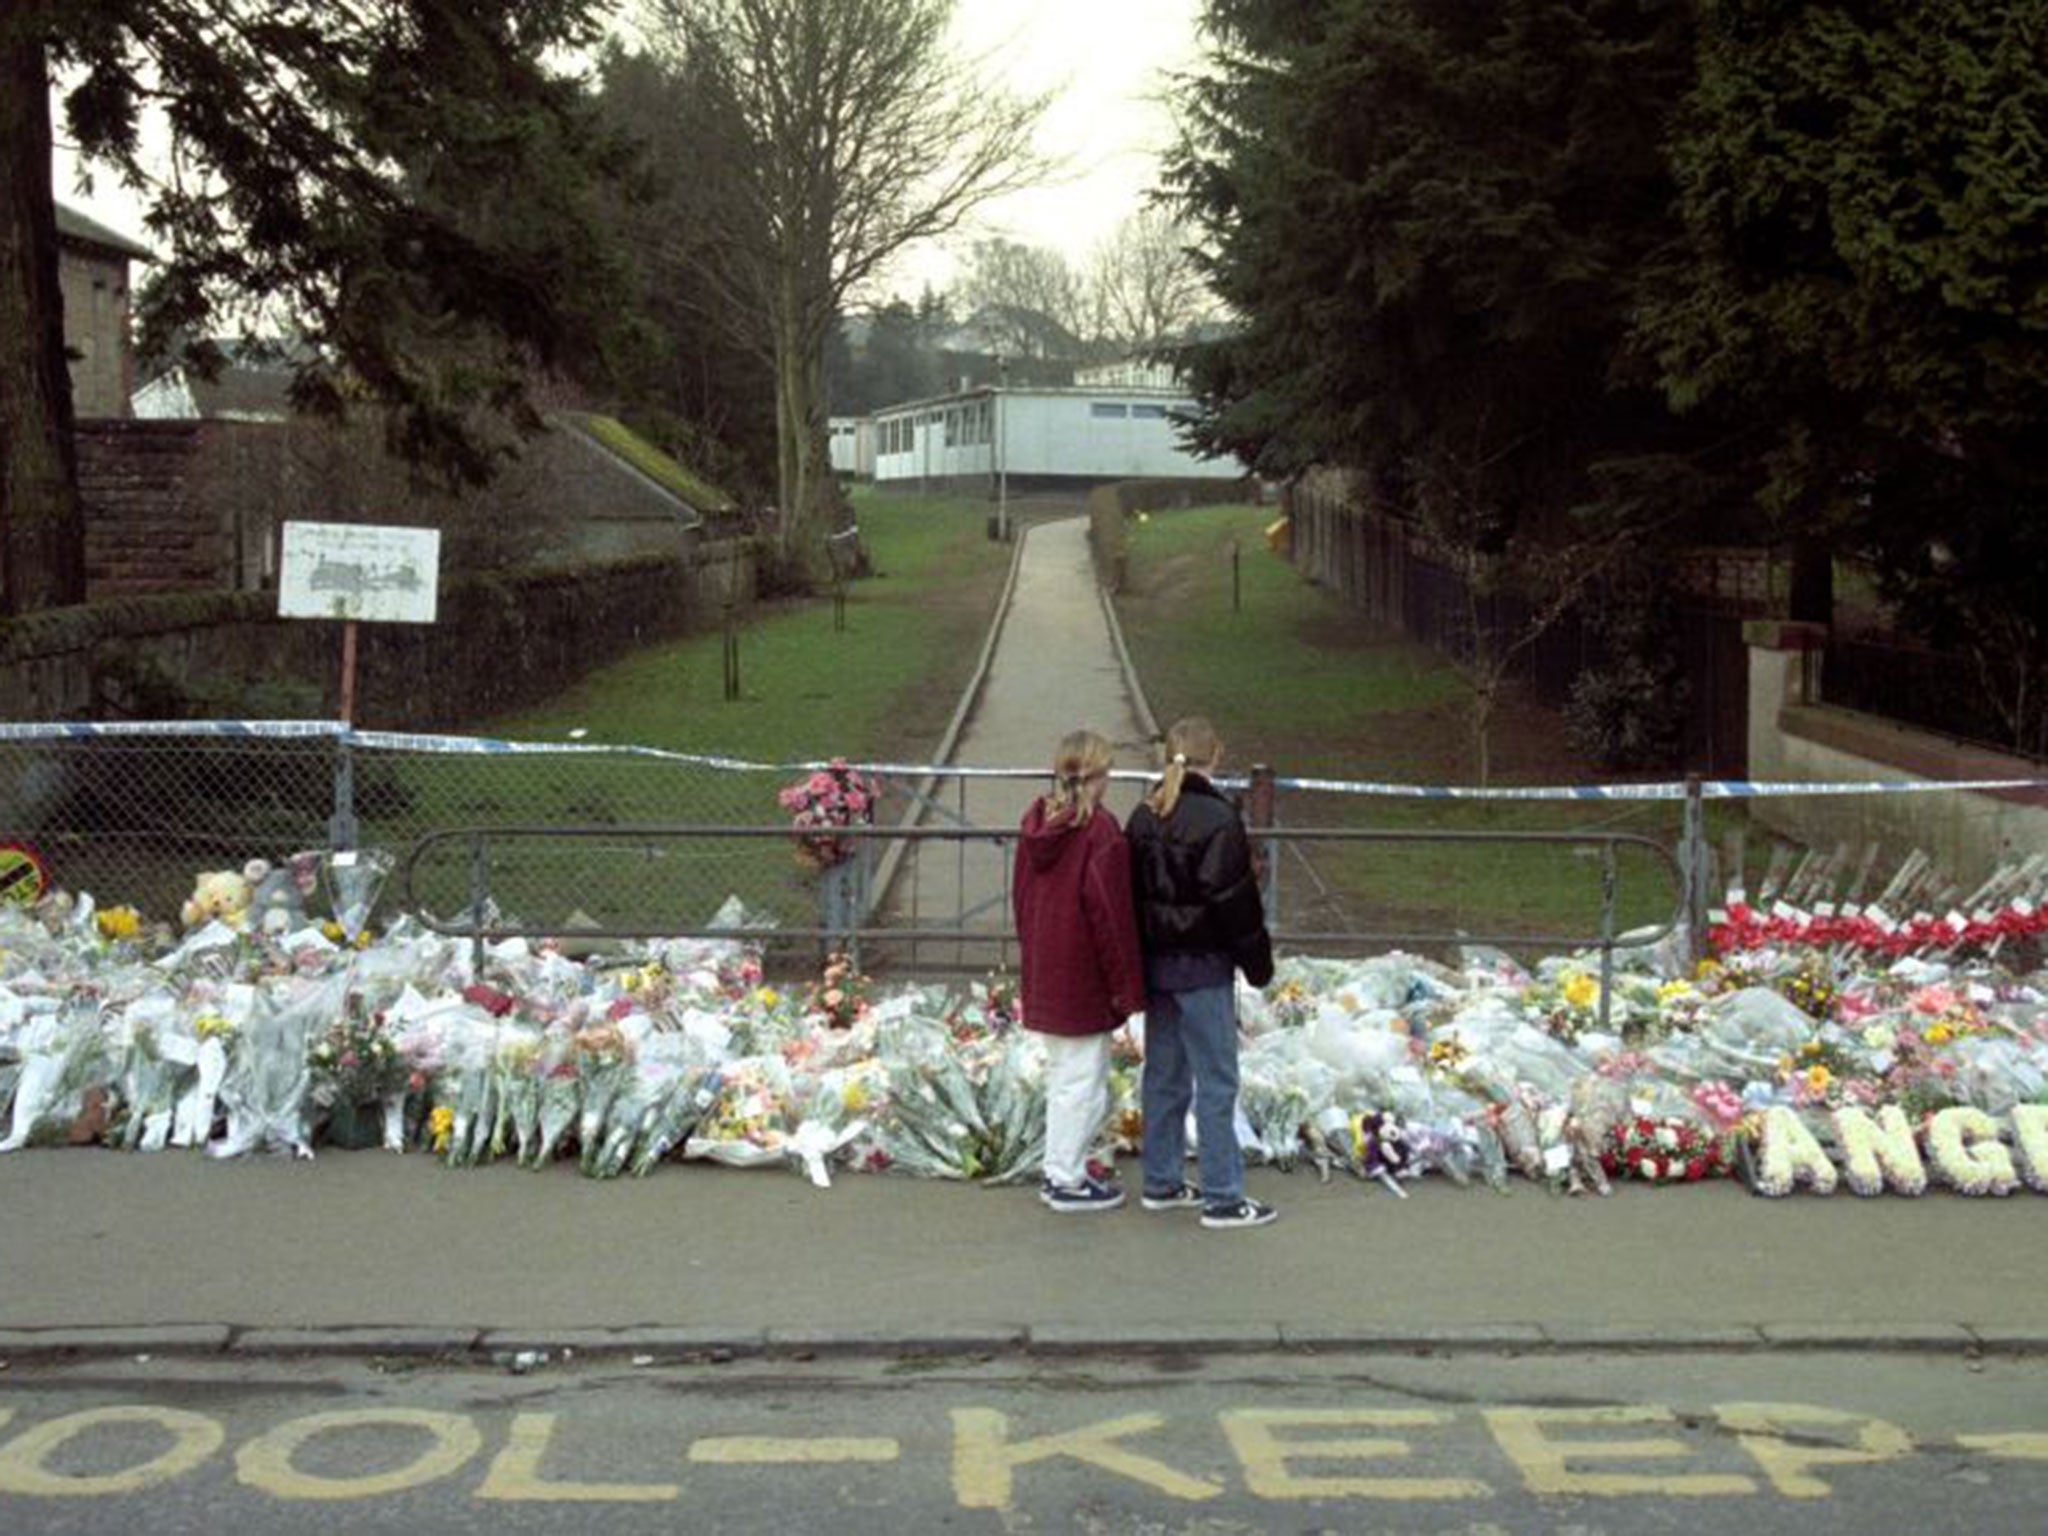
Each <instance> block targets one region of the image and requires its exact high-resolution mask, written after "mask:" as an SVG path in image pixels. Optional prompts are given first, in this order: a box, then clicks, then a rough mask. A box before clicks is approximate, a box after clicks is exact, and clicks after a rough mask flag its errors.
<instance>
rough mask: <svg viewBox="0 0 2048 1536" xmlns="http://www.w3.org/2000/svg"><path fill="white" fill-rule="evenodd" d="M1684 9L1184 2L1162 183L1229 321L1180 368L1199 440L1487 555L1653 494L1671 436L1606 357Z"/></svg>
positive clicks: (1376, 0)
mask: <svg viewBox="0 0 2048 1536" xmlns="http://www.w3.org/2000/svg"><path fill="white" fill-rule="evenodd" d="M1691 12H1692V7H1691V6H1690V5H1689V4H1685V3H1681V0H1458V3H1440V0H1431V3H1422V0H1290V3H1287V4H1278V5H1276V4H1269V3H1255V0H1210V4H1209V5H1208V7H1207V12H1206V20H1207V23H1208V26H1209V30H1210V33H1211V36H1212V38H1213V39H1214V50H1213V52H1212V55H1211V59H1210V64H1209V69H1208V71H1207V72H1206V73H1205V75H1204V76H1202V77H1201V78H1199V79H1197V80H1196V81H1194V82H1192V84H1191V90H1192V105H1191V110H1190V116H1189V127H1188V131H1187V133H1186V134H1185V136H1184V138H1183V141H1182V143H1181V145H1180V147H1179V150H1178V153H1177V155H1176V157H1175V158H1174V160H1173V162H1172V165H1171V168H1170V173H1169V184H1170V186H1171V188H1172V189H1173V191H1174V193H1175V194H1176V198H1177V201H1178V203H1179V206H1180V207H1181V209H1182V210H1183V211H1184V212H1185V214H1186V215H1187V216H1188V217H1189V218H1190V219H1191V220H1192V221H1193V222H1194V223H1195V224H1196V225H1197V226H1198V228H1199V229H1200V230H1201V231H1202V232H1203V233H1204V234H1205V235H1206V236H1207V240H1206V243H1205V249H1206V250H1207V252H1208V254H1207V256H1206V261H1207V264H1208V275H1209V278H1210V281H1211V283H1212V284H1213V286H1214V287H1215V288H1216V289H1217V291H1218V293H1219V294H1220V295H1221V297H1222V299H1223V300H1224V302H1225V303H1226V304H1227V306H1228V307H1229V309H1230V310H1231V311H1233V312H1234V313H1235V314H1236V315H1237V316H1238V317H1239V318H1240V320H1241V326H1240V328H1239V329H1238V330H1237V331H1236V333H1235V334H1233V335H1230V336H1227V337H1225V338H1224V339H1222V340H1220V341H1218V342H1215V343H1213V344H1210V345H1207V346H1202V347H1198V348H1195V349H1193V350H1192V352H1191V354H1190V358H1191V361H1192V363H1193V369H1194V376H1195V379H1196V381H1197V383H1198V386H1199V388H1200V393H1201V396H1202V399H1203V402H1204V411H1203V417H1202V421H1201V423H1200V427H1199V435H1200V439H1201V441H1203V442H1204V443H1205V444H1207V445H1208V446H1209V447H1211V448H1214V449H1216V450H1219V451H1234V452H1237V453H1239V454H1240V455H1242V456H1243V457H1244V458H1246V459H1247V460H1248V461H1250V462H1251V463H1253V464H1254V465H1256V466H1257V467H1258V468H1259V469H1261V470H1262V471H1264V472H1266V473H1276V474H1285V473H1290V472H1292V471H1295V470H1298V469H1300V468H1302V467H1304V466H1306V465H1308V464H1312V463H1318V462H1339V463H1344V464H1348V465H1352V466H1355V467H1359V468H1363V469H1365V470H1366V471H1367V472H1368V475H1369V479H1370V483H1371V484H1372V485H1373V486H1374V488H1375V491H1376V494H1378V495H1379V496H1380V497H1381V498H1382V499H1383V500H1385V501H1386V502H1387V503H1388V504H1389V505H1390V506H1392V507H1393V508H1395V509H1396V510H1405V511H1411V512H1415V513H1417V514H1418V515H1423V516H1427V515H1430V514H1431V512H1432V511H1439V510H1442V511H1448V510H1453V509H1450V508H1447V507H1446V506H1445V505H1444V503H1446V502H1447V501H1449V500H1456V501H1459V502H1462V503H1465V505H1464V506H1463V507H1462V508H1459V509H1456V510H1458V512H1459V515H1460V516H1461V517H1464V518H1466V519H1468V520H1469V519H1470V518H1471V517H1473V516H1475V515H1476V516H1477V517H1478V518H1479V520H1480V521H1481V522H1482V523H1483V524H1485V525H1486V529H1487V530H1490V532H1486V531H1483V532H1482V537H1488V538H1496V539H1505V538H1507V537H1508V536H1510V535H1511V534H1512V533H1513V532H1514V531H1515V530H1516V529H1517V528H1522V527H1528V526H1537V527H1544V526H1549V527H1551V528H1552V529H1553V530H1555V529H1556V528H1557V527H1558V525H1559V524H1560V522H1561V520H1562V517H1563V515H1564V514H1565V513H1566V512H1568V511H1569V510H1571V509H1576V508H1584V507H1587V506H1602V507H1605V508H1606V509H1608V510H1609V511H1612V512H1616V513H1621V512H1628V511H1636V512H1643V511H1647V510H1648V508H1649V506H1650V504H1651V503H1652V502H1654V501H1657V500H1659V499H1660V497H1659V496H1658V495H1657V494H1656V493H1654V492H1653V491H1652V490H1651V487H1653V486H1655V485H1658V484H1662V485H1664V486H1665V487H1667V493H1668V487H1669V486H1670V484H1671V482H1672V480H1673V478H1674V477H1675V476H1676V475H1677V474H1678V473H1679V472H1680V471H1681V470H1686V471H1687V473H1690V471H1689V469H1688V468H1687V467H1688V466H1689V464H1690V462H1691V459H1692V449H1693V442H1692V437H1693V436H1694V434H1690V433H1682V432H1679V431H1676V430H1674V428H1673V424H1672V422H1671V420H1670V417H1669V415H1668V413H1667V412H1666V411H1665V410H1664V408H1663V405H1662V402H1661V400H1659V399H1658V397H1657V395H1656V392H1655V390H1654V389H1653V388H1651V387H1649V386H1650V382H1651V381H1650V380H1648V379H1647V378H1643V377H1631V376H1630V375H1629V374H1627V373H1626V372H1624V371H1623V370H1622V369H1621V368H1620V366H1619V357H1620V354H1621V351H1622V343H1623V340H1624V338H1625V336H1626V334H1627V327H1628V323H1629V316H1630V313H1631V311H1632V309H1633V308H1634V306H1635V305H1636V303H1637V302H1638V299H1639V296H1640V294H1639V276H1640V273H1641V270H1642V268H1643V266H1644V264H1645V262H1646V260H1647V258H1648V257H1649V256H1650V254H1651V253H1652V252H1654V251H1655V250H1657V249H1658V247H1659V246H1660V245H1661V244H1663V243H1665V242H1667V241H1669V240H1670V239H1672V238H1674V237H1675V236H1676V234H1677V233H1678V229H1677V226H1676V224H1675V222H1674V221H1673V220H1672V219H1671V218H1670V217H1669V216H1668V215H1667V213H1666V211H1665V210H1666V208H1667V206H1668V204H1669V202H1670V200H1671V197H1672V194H1673V188H1672V183H1671V180H1670V177H1669V174H1668V172H1667V170H1666V168H1665V165H1664V161H1663V158H1662V155H1661V152H1660V146H1661V143H1662V140H1663V138H1664V136H1665V132H1666V129H1667V125H1668V118H1669V113H1670V110H1671V103H1672V102H1674V101H1675V100H1676V99H1677V98H1678V96H1679V95H1680V94H1681V93H1682V91H1683V89H1684V87H1685V85H1686V84H1687V83H1688V82H1689V79H1690V74H1689V70H1690V49H1691V40H1692V39H1691ZM1664 504H1665V507H1666V509H1667V510H1668V506H1669V502H1668V500H1667V501H1665V503H1664Z"/></svg>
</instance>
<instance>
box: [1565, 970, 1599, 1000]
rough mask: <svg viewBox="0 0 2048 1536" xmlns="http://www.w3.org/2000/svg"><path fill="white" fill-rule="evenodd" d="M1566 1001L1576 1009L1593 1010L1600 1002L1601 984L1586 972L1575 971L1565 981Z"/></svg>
mask: <svg viewBox="0 0 2048 1536" xmlns="http://www.w3.org/2000/svg"><path fill="white" fill-rule="evenodd" d="M1564 1000H1565V1001H1566V1002H1567V1003H1569V1004H1570V1005H1571V1006H1572V1007H1574V1008H1591V1007H1592V1006H1593V1005H1594V1004H1595V1003H1597V1002H1598V1001H1599V1000H1600V983H1599V982H1597V981H1595V980H1594V979H1593V978H1592V977H1591V976H1588V975H1587V974H1586V973H1585V972H1584V971H1573V972H1572V973H1571V974H1570V975H1569V976H1567V977H1565V979H1564Z"/></svg>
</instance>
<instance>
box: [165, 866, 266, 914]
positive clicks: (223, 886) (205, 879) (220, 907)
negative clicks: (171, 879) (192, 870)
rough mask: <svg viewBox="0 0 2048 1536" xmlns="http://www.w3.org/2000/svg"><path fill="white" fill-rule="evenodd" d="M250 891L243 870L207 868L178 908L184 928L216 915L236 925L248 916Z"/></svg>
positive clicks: (247, 878) (247, 879)
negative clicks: (183, 903) (182, 904)
mask: <svg viewBox="0 0 2048 1536" xmlns="http://www.w3.org/2000/svg"><path fill="white" fill-rule="evenodd" d="M250 894H251V887H250V884H249V877H248V876H247V875H246V874H245V873H243V872H242V871H240V870H234V869H210V870H206V871H204V872H203V873H201V874H200V876H199V878H198V879H197V880H196V881H195V882H194V883H193V886H192V894H191V895H190V896H188V897H187V898H186V899H185V905H184V906H182V907H180V908H179V909H178V915H179V917H181V918H182V919H183V920H184V923H185V926H186V927H187V928H197V927H198V926H199V925H200V924H201V923H206V922H211V921H213V920H214V919H216V918H217V919H219V920H220V921H221V922H224V923H226V924H227V925H228V926H229V927H231V928H239V927H241V926H242V924H243V923H244V922H245V921H246V920H247V918H248V915H249V897H250Z"/></svg>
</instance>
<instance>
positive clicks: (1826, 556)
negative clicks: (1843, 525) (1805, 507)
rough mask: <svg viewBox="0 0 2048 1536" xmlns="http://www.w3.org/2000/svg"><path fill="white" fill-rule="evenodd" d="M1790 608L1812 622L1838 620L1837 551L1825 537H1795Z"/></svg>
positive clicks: (1819, 622) (1794, 614)
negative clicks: (1836, 616) (1836, 603)
mask: <svg viewBox="0 0 2048 1536" xmlns="http://www.w3.org/2000/svg"><path fill="white" fill-rule="evenodd" d="M1791 609H1792V614H1791V616H1792V617H1793V618H1795V619H1800V620H1804V621H1805V622H1807V623H1810V624H1832V623H1834V622H1835V551H1834V547H1833V546H1832V545H1831V544H1829V542H1828V541H1827V540H1826V539H1818V538H1802V539H1798V540H1796V541H1794V543H1793V545H1792V591H1791Z"/></svg>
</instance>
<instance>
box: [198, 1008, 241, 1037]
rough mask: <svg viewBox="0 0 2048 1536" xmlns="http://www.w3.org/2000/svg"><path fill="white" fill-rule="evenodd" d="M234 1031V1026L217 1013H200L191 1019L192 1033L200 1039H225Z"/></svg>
mask: <svg viewBox="0 0 2048 1536" xmlns="http://www.w3.org/2000/svg"><path fill="white" fill-rule="evenodd" d="M234 1032H235V1026H234V1025H232V1024H230V1023H229V1022H228V1021H227V1020H226V1019H224V1018H222V1017H221V1016H220V1015H219V1014H217V1013H202V1014H201V1015H199V1017H198V1018H196V1019H194V1020H193V1021H192V1033H193V1034H195V1035H197V1036H198V1037H199V1038H200V1039H202V1040H225V1039H227V1038H228V1037H229V1036H230V1035H232V1034H234Z"/></svg>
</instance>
